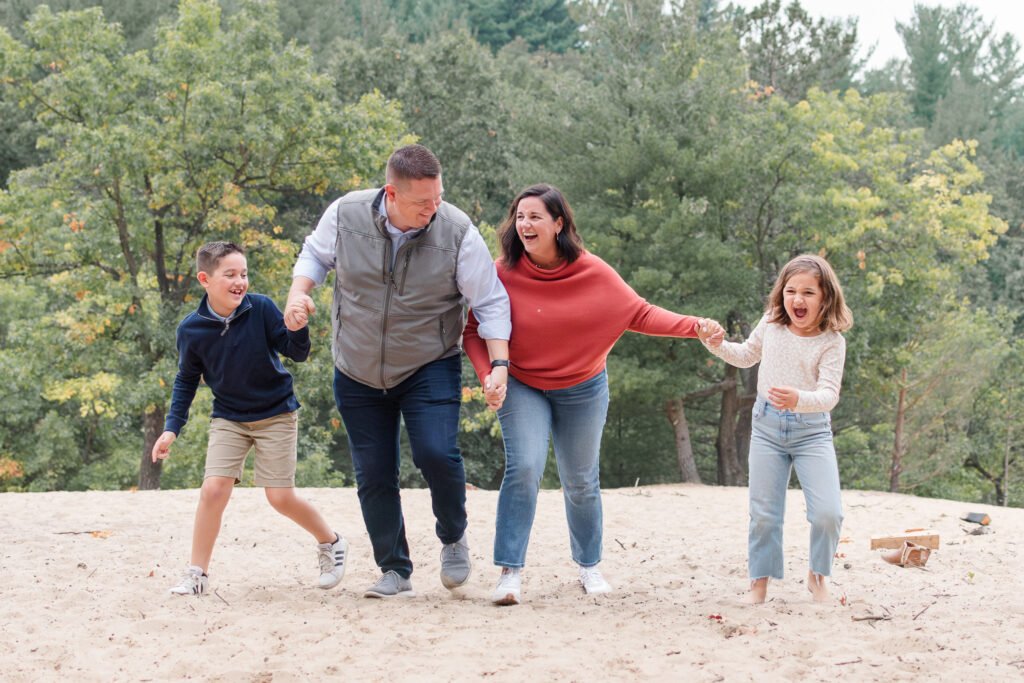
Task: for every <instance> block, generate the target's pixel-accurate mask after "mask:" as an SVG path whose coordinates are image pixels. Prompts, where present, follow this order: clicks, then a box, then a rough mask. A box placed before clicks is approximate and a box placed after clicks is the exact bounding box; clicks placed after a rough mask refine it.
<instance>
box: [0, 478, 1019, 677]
mask: <svg viewBox="0 0 1024 683" xmlns="http://www.w3.org/2000/svg"><path fill="white" fill-rule="evenodd" d="M304 494H305V495H306V496H307V497H308V498H309V499H310V500H312V501H313V502H314V503H316V504H317V505H318V506H319V507H320V508H321V509H322V510H324V512H325V513H326V515H327V517H328V519H329V520H331V521H332V523H333V524H335V525H336V526H337V528H338V529H339V530H340V531H341V532H342V533H343V534H344V535H346V536H347V537H348V538H349V540H350V543H351V553H350V555H351V560H350V565H349V569H348V573H347V574H346V576H345V578H344V580H343V581H342V583H341V585H340V586H338V587H337V588H336V589H334V590H332V591H322V590H319V589H317V588H314V587H312V585H313V583H314V581H315V578H316V569H315V566H316V563H315V553H314V550H313V543H312V540H311V539H310V538H308V537H306V536H305V532H303V531H302V530H301V529H299V528H298V527H296V526H294V525H293V524H292V523H291V522H289V521H288V520H286V519H284V518H283V517H280V516H279V515H277V514H276V513H275V512H273V510H271V508H270V507H269V505H267V503H266V501H265V499H264V497H263V493H262V491H261V490H259V489H240V490H238V491H236V492H235V496H234V498H233V499H232V502H231V504H230V505H229V506H228V510H227V513H226V515H225V523H224V528H223V530H222V532H221V536H220V540H219V542H218V547H217V549H216V551H215V552H214V563H213V566H211V568H210V577H211V583H212V586H213V587H214V588H215V589H216V594H215V595H210V596H207V597H204V598H191V597H190V598H180V597H172V596H169V595H168V594H167V589H168V588H169V587H170V586H171V585H172V584H173V583H174V582H175V581H176V579H177V576H178V574H179V573H180V572H181V570H182V569H183V567H184V565H185V564H186V560H187V555H188V549H189V543H190V539H191V525H192V516H193V513H194V509H195V504H196V501H197V496H198V492H197V491H195V490H188V491H159V492H138V493H131V492H88V493H34V494H0V516H2V519H3V520H4V524H3V529H2V530H0V576H2V578H3V581H2V587H0V634H2V637H0V679H2V680H4V681H37V680H58V679H65V680H75V681H115V680H116V681H122V680H123V681H146V680H158V681H159V680H172V679H183V678H188V677H191V678H196V679H202V680H212V681H271V680H273V681H291V680H322V679H338V680H341V679H346V680H438V681H444V680H488V681H491V680H493V681H520V680H526V679H532V680H534V681H548V680H577V681H588V680H627V679H630V680H631V679H640V680H670V679H679V678H681V677H685V680H688V681H745V680H758V681H760V680H783V679H785V680H815V681H816V680H829V681H831V680H834V679H841V680H857V681H860V680H896V681H901V680H907V681H909V680H915V681H920V680H924V679H929V680H950V681H996V680H1008V679H1018V680H1020V679H1024V579H1022V574H1024V562H1022V556H1021V555H1022V553H1021V550H1022V545H1021V544H1022V543H1024V510H1021V509H1014V508H1010V509H1004V508H997V507H991V506H984V505H973V504H965V503H959V502H954V501H946V500H933V499H922V498H915V497H911V496H904V495H894V494H887V493H877V492H861V491H846V492H844V505H845V509H846V521H845V523H844V528H843V537H844V539H845V540H847V541H848V542H844V543H841V544H840V546H839V553H840V554H841V555H842V556H841V557H839V558H838V559H837V560H836V565H835V571H834V582H833V593H834V596H835V598H836V599H835V600H834V602H833V603H832V604H830V605H817V604H814V603H812V602H811V601H810V596H809V594H808V593H807V590H806V587H805V586H804V579H805V577H806V573H807V569H806V566H807V523H806V522H805V520H804V518H803V517H804V505H803V498H802V494H801V493H800V492H799V491H791V492H790V498H789V501H788V512H787V517H786V553H787V560H786V573H787V578H786V579H785V580H784V581H781V582H775V583H773V584H772V586H771V589H770V592H769V598H770V599H769V601H768V602H767V603H766V604H764V605H762V606H758V607H744V606H741V605H740V604H739V602H738V598H739V596H740V595H741V594H742V593H743V592H744V590H745V588H746V583H747V582H746V518H747V515H746V505H747V492H746V489H743V488H720V487H706V486H690V485H674V486H656V487H649V488H636V489H616V490H609V491H605V493H604V504H605V543H604V547H605V557H604V562H603V563H602V569H603V570H604V574H605V576H606V577H607V578H608V579H609V581H610V582H611V583H612V585H613V586H615V588H616V591H615V593H613V594H612V595H609V596H600V597H588V596H586V595H584V594H583V592H582V590H581V589H580V587H579V584H578V582H577V580H576V571H575V567H574V565H573V564H572V562H571V561H570V558H569V551H568V535H567V532H566V526H565V515H564V512H563V507H562V499H561V494H560V493H559V492H556V491H544V492H542V493H541V498H540V503H539V509H538V516H537V522H536V526H535V528H534V532H533V537H532V542H531V546H530V551H529V555H528V559H527V562H528V566H527V569H526V572H525V574H524V585H523V599H524V604H522V605H519V606H515V607H495V606H492V605H491V604H490V602H489V597H490V594H491V590H492V588H493V586H494V582H495V580H496V577H497V570H496V569H495V568H494V567H493V566H492V564H491V544H492V540H493V524H494V509H495V504H496V501H497V494H496V493H495V492H492V491H470V492H469V502H468V507H469V511H470V529H469V540H470V545H471V548H472V554H473V560H474V563H475V565H474V573H473V576H472V577H471V578H470V581H469V584H468V586H467V587H466V588H465V589H463V590H462V591H461V592H460V593H459V594H458V595H455V594H451V593H449V592H448V591H447V590H445V589H444V588H443V587H442V586H441V584H440V582H439V580H438V576H437V574H438V568H439V559H438V553H439V547H440V546H439V542H438V541H437V539H436V537H435V536H434V534H433V520H432V518H431V515H430V501H429V496H428V494H427V492H426V491H421V490H412V491H406V492H404V495H403V498H404V502H405V511H406V521H407V526H408V533H409V540H410V544H411V547H412V554H413V561H414V562H415V563H416V571H415V573H414V574H413V586H414V589H415V590H416V592H417V595H416V597H415V598H411V599H405V600H390V601H380V600H367V599H364V598H362V597H361V595H362V590H363V589H364V588H366V587H367V586H369V585H370V584H371V583H373V581H374V580H376V577H377V575H378V574H377V570H376V567H374V565H373V560H372V556H371V553H370V545H369V540H368V538H367V537H366V533H365V531H364V528H363V524H362V519H361V517H360V514H359V506H358V502H357V500H356V494H355V491H354V490H352V489H306V490H305V492H304ZM968 510H971V511H984V512H987V513H988V514H989V515H990V516H991V517H992V520H993V521H992V524H991V525H990V526H989V527H988V529H989V530H990V533H987V534H984V535H969V534H967V533H966V531H970V530H972V529H975V528H977V527H976V526H975V525H971V524H967V523H965V522H962V521H960V519H959V517H960V516H961V515H962V514H963V513H964V512H967V511H968ZM912 527H914V528H916V527H929V528H932V529H935V530H937V531H938V532H939V534H940V536H941V547H940V549H939V550H938V551H936V552H934V553H933V554H932V556H931V558H930V559H929V561H928V565H927V567H925V568H924V569H903V568H900V567H895V566H891V565H888V564H886V563H884V562H882V561H881V559H880V558H879V556H878V553H879V551H872V550H870V548H869V544H870V537H871V536H873V535H881V534H887V533H894V532H900V531H903V530H904V529H906V528H912Z"/></svg>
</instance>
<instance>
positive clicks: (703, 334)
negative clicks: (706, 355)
mask: <svg viewBox="0 0 1024 683" xmlns="http://www.w3.org/2000/svg"><path fill="white" fill-rule="evenodd" d="M697 337H698V338H699V339H700V340H701V341H702V342H704V343H705V344H707V345H708V346H710V347H711V348H715V347H718V346H721V345H722V340H723V339H725V328H724V327H722V326H721V325H720V324H719V323H718V321H717V320H712V319H711V318H699V319H698V320H697Z"/></svg>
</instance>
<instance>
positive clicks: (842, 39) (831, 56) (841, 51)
mask: <svg viewBox="0 0 1024 683" xmlns="http://www.w3.org/2000/svg"><path fill="white" fill-rule="evenodd" d="M734 21H735V22H736V31H737V33H739V35H740V36H742V40H743V49H744V52H746V55H747V59H748V60H749V62H750V78H751V80H753V81H754V82H756V83H758V84H760V85H762V86H765V87H769V88H771V90H772V91H773V92H776V93H778V94H780V95H782V96H783V97H785V98H786V99H787V100H789V101H790V102H795V101H797V100H800V99H802V98H803V97H805V96H806V94H807V91H808V90H810V89H811V88H813V87H817V88H820V89H821V90H825V91H829V90H846V89H847V88H849V87H850V86H851V84H852V81H853V76H854V74H855V73H856V72H857V71H859V70H860V68H861V67H862V66H863V61H857V60H856V59H855V58H854V52H855V50H856V47H857V25H856V20H855V19H845V20H830V19H817V20H815V19H813V18H812V17H811V15H810V14H808V13H807V11H806V10H804V9H803V7H801V6H800V3H799V1H798V0H792V2H790V3H789V4H788V5H786V6H785V8H783V6H782V0H765V1H764V2H762V3H761V4H760V5H758V6H757V7H755V8H753V9H752V10H750V11H749V12H744V11H743V10H741V9H740V10H737V12H736V17H735V20H734Z"/></svg>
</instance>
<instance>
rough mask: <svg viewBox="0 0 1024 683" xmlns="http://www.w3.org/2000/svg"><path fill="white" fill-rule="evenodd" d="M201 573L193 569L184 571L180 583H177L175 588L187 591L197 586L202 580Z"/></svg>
mask: <svg viewBox="0 0 1024 683" xmlns="http://www.w3.org/2000/svg"><path fill="white" fill-rule="evenodd" d="M202 576H203V574H202V572H197V571H196V570H195V569H191V568H190V569H186V570H185V573H184V574H182V575H181V581H179V582H178V585H177V586H176V588H188V589H189V590H191V589H193V588H195V587H196V586H198V585H199V583H200V581H201V580H202Z"/></svg>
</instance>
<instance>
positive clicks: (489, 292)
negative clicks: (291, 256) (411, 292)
mask: <svg viewBox="0 0 1024 683" xmlns="http://www.w3.org/2000/svg"><path fill="white" fill-rule="evenodd" d="M339 201H341V198H340V197H339V198H338V199H336V200H334V201H333V202H331V205H330V206H328V207H327V210H326V211H324V214H323V216H321V217H320V221H319V222H318V223H317V225H316V228H314V229H313V232H311V233H310V234H309V235H307V236H306V239H305V241H304V242H303V244H302V251H301V252H300V253H299V258H298V260H297V261H296V262H295V268H294V269H293V270H292V277H297V276H299V275H302V276H304V277H308V278H309V279H310V280H312V281H313V282H314V283H315V284H316V285H317V286H319V285H322V284H323V283H324V280H325V279H327V275H328V273H330V272H331V271H332V270H334V244H335V240H336V238H337V235H338V202H339ZM380 211H381V214H382V215H383V216H384V218H385V225H386V227H387V231H388V236H389V237H391V243H392V245H393V248H392V250H391V258H392V267H394V261H393V260H394V258H395V257H396V256H397V255H398V248H399V247H400V246H402V245H403V244H405V242H407V241H408V240H409V239H410V238H411V237H413V236H415V235H416V234H417V233H418V232H420V231H421V230H424V228H417V229H413V230H407V231H405V232H403V231H401V230H399V229H398V228H396V227H395V226H394V225H392V224H391V221H390V220H388V218H387V198H386V197H382V198H381V202H380ZM456 271H457V272H456V276H455V279H456V285H457V286H458V288H459V292H461V293H462V297H463V299H464V301H465V302H466V303H467V304H468V305H469V306H470V307H471V308H472V309H473V315H475V316H476V319H477V320H478V321H479V322H480V327H479V328H477V332H478V334H479V335H480V337H481V338H483V339H508V338H509V337H510V336H511V334H512V319H511V313H510V311H511V309H510V307H509V301H508V293H507V292H506V291H505V286H504V285H502V284H501V280H499V279H498V271H497V269H495V267H494V261H493V259H491V252H490V251H488V250H487V244H486V243H484V238H483V237H481V236H480V231H478V230H477V229H476V227H475V226H474V227H473V228H472V229H470V230H467V231H466V237H465V238H464V239H463V240H462V248H461V249H459V255H458V258H457V266H456Z"/></svg>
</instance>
